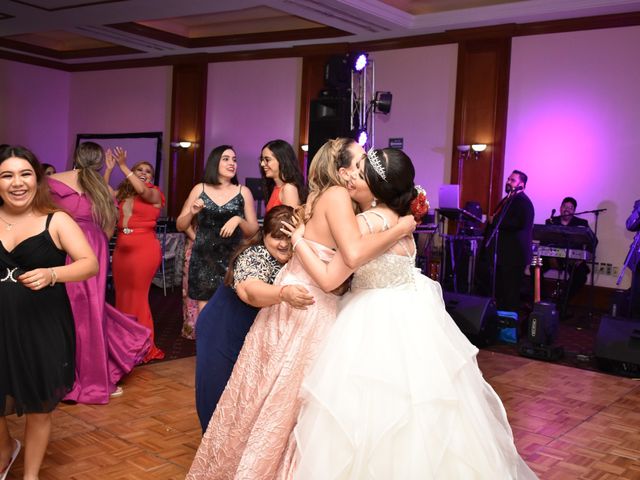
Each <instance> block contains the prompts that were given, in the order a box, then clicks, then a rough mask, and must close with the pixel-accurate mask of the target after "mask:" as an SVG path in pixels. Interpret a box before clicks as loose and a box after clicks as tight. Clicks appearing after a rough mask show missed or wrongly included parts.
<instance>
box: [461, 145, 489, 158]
mask: <svg viewBox="0 0 640 480" xmlns="http://www.w3.org/2000/svg"><path fill="white" fill-rule="evenodd" d="M486 149H487V144H486V143H474V144H472V145H458V155H459V157H460V159H461V160H466V159H467V158H469V154H470V153H471V152H472V151H473V155H474V157H475V159H476V160H477V159H478V155H479V154H480V152H484V151H485V150H486Z"/></svg>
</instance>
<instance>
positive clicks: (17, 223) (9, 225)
mask: <svg viewBox="0 0 640 480" xmlns="http://www.w3.org/2000/svg"><path fill="white" fill-rule="evenodd" d="M32 215H33V212H29V213H27V217H30V216H32ZM0 220H2V221H3V222H4V223H6V224H7V226H6V227H4V229H5V230H6V231H7V232H10V231H11V229H12V228H13V227H14V225H20V224H21V223H24V222H26V221H27V219H26V218H25V219H24V220H21V221H20V222H13V223H9V222H7V221H6V220H5V219H4V218H2V217H0Z"/></svg>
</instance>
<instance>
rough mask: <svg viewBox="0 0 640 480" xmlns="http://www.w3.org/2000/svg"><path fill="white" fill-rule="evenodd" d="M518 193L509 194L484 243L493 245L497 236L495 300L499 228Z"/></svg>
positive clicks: (494, 247)
mask: <svg viewBox="0 0 640 480" xmlns="http://www.w3.org/2000/svg"><path fill="white" fill-rule="evenodd" d="M517 194H518V192H516V193H514V194H513V195H509V197H508V198H507V200H506V202H505V204H504V206H503V207H502V210H500V213H498V219H497V221H495V222H492V224H491V225H492V227H493V231H492V232H491V235H489V238H487V239H486V240H485V242H484V244H483V246H484V248H485V249H486V248H488V247H489V245H491V242H492V241H493V240H494V238H495V243H494V246H493V271H492V274H491V298H492V299H493V300H496V270H497V268H498V230H500V225H501V224H502V221H503V220H504V217H506V215H507V211H508V210H509V207H510V206H511V204H512V203H513V199H514V198H515V196H516V195H517ZM494 220H495V219H494Z"/></svg>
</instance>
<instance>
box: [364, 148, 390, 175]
mask: <svg viewBox="0 0 640 480" xmlns="http://www.w3.org/2000/svg"><path fill="white" fill-rule="evenodd" d="M367 158H368V159H369V163H370V164H371V166H372V167H373V169H374V170H375V171H376V173H377V174H378V175H380V178H382V179H383V180H384V181H385V182H386V181H387V172H385V171H384V167H383V166H382V162H381V161H380V159H379V158H378V152H376V151H375V150H374V149H373V147H372V148H370V149H369V151H368V152H367Z"/></svg>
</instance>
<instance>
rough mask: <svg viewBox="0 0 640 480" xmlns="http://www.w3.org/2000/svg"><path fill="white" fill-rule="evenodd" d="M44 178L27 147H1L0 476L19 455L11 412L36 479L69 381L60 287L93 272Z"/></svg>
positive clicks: (68, 323)
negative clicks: (21, 421)
mask: <svg viewBox="0 0 640 480" xmlns="http://www.w3.org/2000/svg"><path fill="white" fill-rule="evenodd" d="M44 178H45V176H44V171H43V170H42V167H41V166H40V163H39V162H38V160H37V159H36V157H35V155H34V154H33V153H31V152H30V151H29V150H27V149H26V148H23V147H14V146H8V145H6V146H3V147H1V148H0V305H2V308H0V478H5V476H6V474H7V472H8V470H9V468H10V467H11V464H12V463H13V461H14V460H15V459H16V457H17V455H18V451H19V450H20V443H19V442H18V440H17V439H12V438H11V436H10V435H9V429H8V426H7V421H6V419H5V417H6V416H7V415H10V414H12V413H16V414H17V415H23V414H25V416H26V422H25V435H24V438H25V442H26V448H25V455H24V466H23V470H24V478H37V477H38V472H39V470H40V465H41V463H42V460H43V458H44V455H45V453H46V449H47V445H48V443H49V433H50V431H51V417H52V412H53V410H54V409H55V408H56V406H57V404H58V402H60V400H62V398H63V397H64V396H65V394H66V393H67V392H68V391H69V390H71V387H72V386H73V381H74V356H75V332H74V323H73V316H72V313H71V307H70V305H69V299H68V297H67V292H66V289H65V286H64V282H77V281H80V280H86V279H87V278H89V277H91V276H93V275H95V274H96V273H97V272H98V261H97V260H96V256H95V255H94V253H93V250H92V249H91V247H90V246H89V243H88V242H87V240H86V238H85V236H84V233H83V232H82V230H81V229H80V227H79V226H78V225H77V224H76V223H75V222H74V221H73V219H72V218H71V217H70V216H69V215H67V214H66V213H64V212H61V211H58V208H57V207H56V206H55V205H54V204H53V202H52V201H51V198H50V196H49V189H48V187H47V182H46V181H45V180H44ZM67 254H68V255H69V257H71V261H70V262H69V264H68V265H65V260H66V257H67Z"/></svg>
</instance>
